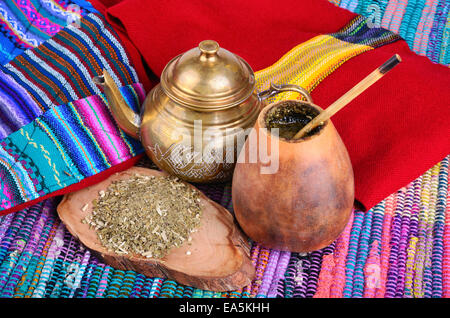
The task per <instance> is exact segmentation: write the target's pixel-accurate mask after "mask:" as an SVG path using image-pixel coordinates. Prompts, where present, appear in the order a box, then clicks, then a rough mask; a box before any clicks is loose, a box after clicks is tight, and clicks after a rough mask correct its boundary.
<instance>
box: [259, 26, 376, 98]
mask: <svg viewBox="0 0 450 318" xmlns="http://www.w3.org/2000/svg"><path fill="white" fill-rule="evenodd" d="M369 50H373V47H371V46H368V45H364V44H355V43H349V42H345V41H342V40H339V39H337V38H335V37H333V36H331V35H319V36H316V37H314V38H312V39H310V40H308V41H306V42H304V43H302V44H300V45H297V46H296V47H295V48H293V49H292V50H290V51H289V52H288V53H286V54H285V55H283V57H281V59H280V60H278V62H276V63H275V64H273V65H271V66H269V67H267V68H265V69H263V70H260V71H258V72H256V74H255V76H256V83H257V84H256V86H257V88H258V90H260V91H262V90H265V89H268V88H269V86H270V83H275V84H296V85H300V86H302V87H303V88H305V89H306V90H308V91H312V90H313V89H314V88H315V87H316V86H317V85H318V84H319V83H320V82H321V81H322V80H323V79H324V78H325V77H327V76H328V75H329V74H331V73H332V72H334V70H336V69H337V68H338V67H339V66H340V65H342V64H343V63H344V62H346V61H348V60H349V59H350V58H352V57H354V56H356V55H359V54H361V53H363V52H367V51H369ZM298 95H299V94H298V93H296V92H285V93H282V94H279V95H276V96H275V97H273V98H271V99H270V100H269V101H270V102H274V101H278V100H282V99H296V98H298Z"/></svg>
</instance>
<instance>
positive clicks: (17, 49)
mask: <svg viewBox="0 0 450 318" xmlns="http://www.w3.org/2000/svg"><path fill="white" fill-rule="evenodd" d="M90 12H97V10H95V9H94V8H93V7H92V6H91V5H90V4H89V3H88V2H86V1H84V0H75V1H70V0H8V1H1V2H0V64H1V65H4V64H6V63H8V62H9V61H11V60H12V59H13V58H14V57H16V56H17V55H19V54H22V52H23V51H24V50H26V49H30V48H34V47H36V46H38V45H39V44H41V43H42V42H44V41H46V40H48V39H49V38H51V37H52V36H54V35H55V34H57V33H58V32H59V31H60V30H61V29H62V28H63V27H65V26H67V25H68V24H70V23H73V22H75V23H76V22H77V21H79V19H80V18H81V17H82V16H84V15H86V14H87V13H90Z"/></svg>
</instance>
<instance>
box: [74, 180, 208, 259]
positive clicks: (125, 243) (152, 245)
mask: <svg viewBox="0 0 450 318" xmlns="http://www.w3.org/2000/svg"><path fill="white" fill-rule="evenodd" d="M200 217H201V207H200V198H199V192H198V191H197V190H195V189H193V188H191V187H190V186H188V185H187V184H185V183H183V182H181V180H179V179H178V178H176V177H173V176H167V177H165V176H164V177H155V176H143V175H139V174H136V175H134V176H133V177H131V178H129V179H125V180H119V181H115V182H113V183H112V184H111V185H110V186H109V187H108V188H107V189H106V191H100V193H99V197H98V198H97V199H96V200H94V202H93V212H92V214H91V215H88V216H87V217H86V218H85V219H84V220H83V222H84V223H87V224H89V225H90V226H93V227H94V228H95V229H96V232H97V235H98V238H99V240H100V242H101V243H102V245H103V246H104V247H106V248H107V249H109V250H112V251H114V252H116V253H118V254H141V255H143V256H145V257H148V258H150V257H151V258H162V257H164V256H165V255H166V254H167V252H168V250H169V249H170V248H172V247H177V246H180V245H181V244H183V242H184V241H186V240H188V241H189V240H190V234H191V233H192V232H195V231H196V228H197V227H198V225H199V224H200Z"/></svg>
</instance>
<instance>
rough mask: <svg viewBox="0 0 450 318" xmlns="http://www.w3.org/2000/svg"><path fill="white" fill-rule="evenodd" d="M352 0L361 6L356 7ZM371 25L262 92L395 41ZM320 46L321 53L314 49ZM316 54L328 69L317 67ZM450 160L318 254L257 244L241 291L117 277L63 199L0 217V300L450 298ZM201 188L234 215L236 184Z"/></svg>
mask: <svg viewBox="0 0 450 318" xmlns="http://www.w3.org/2000/svg"><path fill="white" fill-rule="evenodd" d="M342 2H344V1H342ZM347 3H348V4H351V6H350V7H351V8H353V9H354V8H357V7H358V3H357V2H356V1H352V2H351V3H350V2H347ZM386 14H388V13H386ZM365 23H366V22H364V21H362V20H361V19H357V20H356V21H354V23H353V24H351V25H350V26H349V27H348V28H346V29H344V30H343V31H342V32H339V33H338V34H335V35H334V36H330V35H323V36H319V37H316V38H314V39H311V40H310V41H308V42H306V43H303V44H301V45H299V46H297V47H296V48H294V49H293V50H292V51H291V52H289V53H288V54H286V55H285V56H284V57H282V59H281V60H280V61H279V62H278V63H276V64H275V65H273V66H272V67H270V68H267V69H265V70H262V71H260V72H258V73H257V74H256V75H257V79H258V88H264V87H266V85H267V82H268V81H269V80H271V79H275V78H277V79H282V80H283V81H284V82H291V83H297V84H302V85H304V86H305V87H307V88H308V89H309V90H312V89H314V87H315V86H316V85H318V84H319V83H320V81H321V79H323V78H324V77H325V76H327V75H328V74H330V73H331V72H332V71H333V69H334V68H335V67H338V66H339V65H340V63H343V62H345V61H346V60H348V59H350V58H351V57H352V56H355V55H357V54H361V53H363V52H365V51H367V50H371V49H373V48H374V47H376V46H377V45H382V44H385V43H388V42H390V41H394V40H395V36H393V35H392V34H391V33H385V32H383V31H382V30H378V31H377V32H379V33H377V35H376V38H377V39H378V40H379V41H378V40H377V41H369V42H368V40H370V39H371V38H372V35H371V34H370V33H368V32H369V30H368V29H367V28H365ZM372 32H373V31H372ZM357 35H358V36H357ZM350 38H353V39H356V38H357V39H358V40H355V41H349V39H350ZM321 43H326V45H324V46H322V45H321ZM319 46H320V49H321V50H322V49H323V55H318V54H319V52H317V50H315V49H314V48H317V47H319ZM319 56H320V57H321V58H323V59H322V60H321V61H323V64H321V63H317V64H316V65H314V64H313V63H311V61H312V58H318V57H319ZM336 56H339V58H337V57H336ZM309 57H311V60H310V59H309ZM296 60H301V61H302V63H295V61H296ZM328 63H329V64H328ZM300 64H301V65H302V66H300ZM325 64H326V65H330V67H329V68H328V67H325ZM287 97H289V96H286V95H285V96H281V97H278V98H287ZM292 97H294V98H295V96H292ZM449 161H450V156H448V157H446V158H445V159H444V160H443V161H442V162H440V163H439V164H437V165H436V166H435V167H433V168H432V169H430V170H429V171H427V172H426V173H425V174H424V175H423V176H421V177H419V178H418V179H417V180H414V181H413V182H411V183H410V184H409V185H408V186H406V187H404V188H402V189H400V190H399V191H398V192H396V193H394V194H392V195H391V196H389V197H388V198H386V199H385V200H383V201H382V202H380V203H379V204H378V205H376V206H375V207H374V208H372V209H371V210H369V211H367V212H365V213H364V212H361V211H359V210H354V211H353V215H352V217H351V220H350V221H349V223H348V225H347V227H346V229H345V230H344V232H343V233H342V234H341V235H340V237H339V238H338V239H337V240H336V241H335V242H334V243H333V244H331V245H330V246H328V247H326V248H324V249H322V250H319V251H314V252H311V253H307V254H300V253H290V252H283V251H277V250H271V249H266V248H264V247H263V246H260V245H258V244H252V248H251V257H252V261H253V263H254V265H255V267H256V270H257V277H256V279H255V280H254V281H253V282H252V284H251V285H249V286H247V287H245V288H243V289H242V290H237V291H230V292H225V293H216V292H210V291H204V290H200V289H196V288H192V287H187V286H183V285H180V284H178V283H176V282H174V281H171V280H164V279H161V278H152V277H145V276H143V275H141V274H138V273H136V272H133V271H119V270H115V269H114V268H112V267H110V266H108V265H105V264H103V263H101V262H99V261H98V260H97V259H96V258H95V257H94V256H92V255H91V253H90V252H89V251H88V250H86V249H84V248H83V246H81V245H80V243H79V242H78V241H77V240H76V239H75V238H74V237H72V236H71V235H70V234H69V232H68V231H67V230H66V229H65V227H64V225H63V224H62V223H61V221H60V220H59V219H58V217H57V215H56V212H55V208H56V205H57V203H58V199H50V200H46V201H43V202H41V203H39V204H37V205H34V206H32V207H30V208H28V209H25V210H22V211H19V212H16V213H13V214H8V215H6V216H3V217H0V296H3V297H132V298H133V297H145V298H147V297H193V298H197V297H230V298H236V297H243V298H247V297H262V298H263V297H287V298H291V297H449V296H450V243H449V242H450V212H449V213H447V211H448V210H449V208H448V206H449V197H450V192H449V187H448V182H449V179H448V168H449ZM141 165H144V166H151V163H149V162H148V161H144V162H142V163H141ZM200 189H201V190H202V191H204V192H205V193H206V195H208V196H209V197H210V198H211V199H213V200H215V201H216V202H218V203H220V204H221V205H223V206H224V207H226V208H228V209H229V210H230V211H232V210H233V207H232V201H231V186H230V184H228V185H221V184H212V185H202V186H200Z"/></svg>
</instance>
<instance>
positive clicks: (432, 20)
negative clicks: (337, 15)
mask: <svg viewBox="0 0 450 318" xmlns="http://www.w3.org/2000/svg"><path fill="white" fill-rule="evenodd" d="M330 2H332V3H334V4H336V5H338V6H340V7H341V8H345V9H348V10H350V11H353V12H355V13H358V14H361V15H363V16H365V17H367V18H368V19H369V20H370V21H371V22H372V23H373V24H374V25H378V26H381V27H383V28H385V29H389V30H391V31H392V32H395V33H397V34H399V35H400V36H401V37H402V38H403V39H405V40H406V42H407V43H408V45H409V47H410V48H411V50H413V51H414V52H416V53H417V54H419V55H424V56H427V57H428V58H429V59H430V60H432V61H433V62H436V63H440V64H444V65H449V64H450V52H449V49H448V47H449V41H450V40H449V39H450V18H449V17H450V11H449V10H450V2H449V1H448V0H410V1H398V0H359V1H355V0H330Z"/></svg>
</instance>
